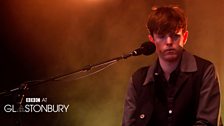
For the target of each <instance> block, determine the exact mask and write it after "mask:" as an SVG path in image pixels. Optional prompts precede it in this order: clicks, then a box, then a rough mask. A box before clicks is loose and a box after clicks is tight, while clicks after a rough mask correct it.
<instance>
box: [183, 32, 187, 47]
mask: <svg viewBox="0 0 224 126" xmlns="http://www.w3.org/2000/svg"><path fill="white" fill-rule="evenodd" d="M183 37H184V38H183V42H184V45H185V44H186V43H187V38H188V31H186V32H184V35H183Z"/></svg>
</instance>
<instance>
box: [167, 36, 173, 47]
mask: <svg viewBox="0 0 224 126" xmlns="http://www.w3.org/2000/svg"><path fill="white" fill-rule="evenodd" d="M166 44H167V45H172V44H173V39H172V37H170V36H167V37H166Z"/></svg>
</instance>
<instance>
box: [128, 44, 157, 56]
mask: <svg viewBox="0 0 224 126" xmlns="http://www.w3.org/2000/svg"><path fill="white" fill-rule="evenodd" d="M155 51H156V46H155V44H154V43H152V42H150V41H147V42H144V43H142V45H141V47H140V48H138V49H135V50H134V51H133V52H131V55H132V56H138V55H142V54H143V55H146V56H147V55H151V54H153V53H154V52H155Z"/></svg>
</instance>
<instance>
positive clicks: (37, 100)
mask: <svg viewBox="0 0 224 126" xmlns="http://www.w3.org/2000/svg"><path fill="white" fill-rule="evenodd" d="M26 102H40V98H26Z"/></svg>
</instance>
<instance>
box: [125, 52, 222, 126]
mask: <svg viewBox="0 0 224 126" xmlns="http://www.w3.org/2000/svg"><path fill="white" fill-rule="evenodd" d="M156 67H157V62H155V63H154V64H153V65H152V66H151V67H143V68H140V69H139V70H137V71H136V72H135V73H134V74H133V75H132V78H131V80H130V84H129V87H128V92H127V96H126V98H125V106H124V115H123V121H122V126H147V125H148V124H149V122H150V119H151V116H152V112H153V108H154V100H155V84H156V78H155V76H156V74H157V73H155V68H156ZM179 67H180V74H179V76H178V78H177V81H176V90H175V92H174V94H175V95H174V102H173V106H174V107H173V110H168V109H167V113H169V112H168V111H172V117H173V118H172V120H168V122H167V126H168V125H169V126H196V125H197V126H199V125H200V126H217V125H218V121H219V119H220V118H219V117H220V115H219V112H220V91H219V83H218V79H217V76H216V72H215V68H214V65H213V64H212V63H211V62H209V61H207V60H204V59H202V58H199V57H197V56H193V55H191V54H190V53H188V52H186V51H184V52H183V54H182V59H181V62H180V66H179ZM165 110H166V109H165Z"/></svg>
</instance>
